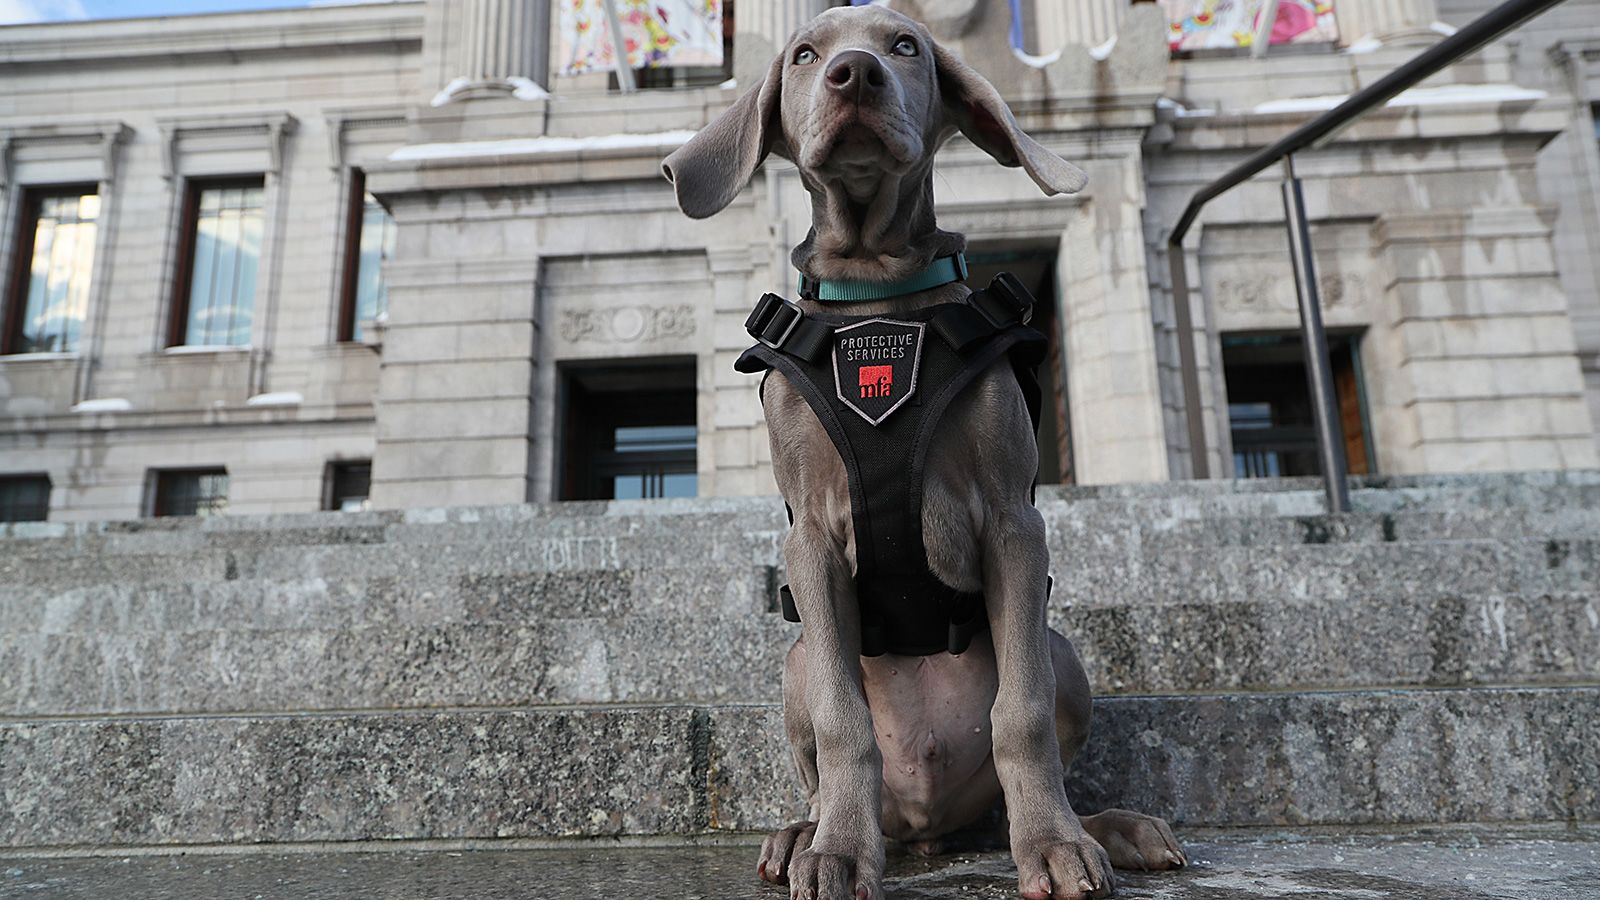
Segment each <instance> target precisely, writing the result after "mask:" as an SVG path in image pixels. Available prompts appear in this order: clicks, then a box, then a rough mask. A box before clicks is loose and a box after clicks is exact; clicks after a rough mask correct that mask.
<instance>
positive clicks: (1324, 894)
mask: <svg viewBox="0 0 1600 900" xmlns="http://www.w3.org/2000/svg"><path fill="white" fill-rule="evenodd" d="M1180 837H1182V838H1183V839H1184V842H1185V845H1186V846H1187V848H1188V851H1189V856H1190V858H1191V860H1193V862H1194V865H1192V866H1191V867H1190V868H1189V869H1187V870H1185V871H1182V872H1176V873H1153V874H1137V873H1134V874H1128V873H1124V874H1122V875H1120V882H1119V884H1120V887H1119V890H1118V891H1117V896H1118V897H1121V898H1144V900H1223V898H1228V900H1238V898H1272V897H1283V898H1293V900H1488V898H1496V900H1580V898H1595V897H1600V827H1596V826H1583V827H1578V828H1560V827H1538V828H1492V829H1491V828H1480V827H1471V828H1449V829H1437V830H1428V831H1412V832H1345V831H1330V830H1318V831H1298V832H1285V831H1269V830H1259V829H1257V830H1230V831H1209V832H1195V833H1192V834H1180ZM755 854H756V850H755V848H754V847H753V846H748V845H726V844H724V845H722V846H715V847H650V848H642V847H619V846H616V845H609V846H598V845H587V846H582V847H573V848H570V849H556V850H550V849H544V850H526V849H523V850H507V849H479V850H464V851H451V850H425V851H419V850H403V851H389V852H342V853H326V852H298V853H272V852H264V853H249V852H247V853H237V852H235V853H229V854H223V855H206V854H202V853H196V854H190V855H182V856H151V855H141V856H131V857H121V856H97V857H88V858H84V857H78V858H69V857H55V858H19V857H12V858H7V859H0V897H4V898H13V897H15V898H23V897H26V898H34V897H38V898H45V897H48V898H95V900H101V898H107V897H116V898H121V900H144V898H162V900H202V898H203V900H217V898H250V900H278V898H284V900H290V898H292V900H321V898H341V900H343V898H354V897H360V898H372V900H390V898H395V900H398V898H407V900H410V898H429V900H457V898H461V900H465V898H474V900H478V898H482V900H510V898H528V900H590V898H595V897H603V896H612V897H661V898H670V900H680V898H681V900H734V898H760V900H781V898H784V897H787V896H788V894H787V892H786V891H782V890H780V889H776V888H771V887H767V886H764V885H761V884H760V883H759V882H758V881H756V879H755V876H754V874H753V871H754V863H755ZM1013 878H1014V870H1013V869H1012V867H1011V862H1010V859H1009V858H1008V857H1007V856H1006V855H1005V854H1004V853H982V854H955V855H949V856H944V857H939V858H937V859H932V860H922V859H917V858H913V857H907V856H904V855H900V854H897V853H896V852H894V851H893V850H891V855H890V862H889V882H888V893H889V895H890V896H891V897H894V898H898V900H944V898H963V900H979V898H996V900H999V898H1009V897H1014V896H1015V894H1014V893H1013V884H1014V882H1013Z"/></svg>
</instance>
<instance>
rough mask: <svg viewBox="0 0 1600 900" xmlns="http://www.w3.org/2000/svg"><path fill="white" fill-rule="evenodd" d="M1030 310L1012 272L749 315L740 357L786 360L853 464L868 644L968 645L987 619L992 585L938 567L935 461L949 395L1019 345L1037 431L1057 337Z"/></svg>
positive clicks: (786, 369)
mask: <svg viewBox="0 0 1600 900" xmlns="http://www.w3.org/2000/svg"><path fill="white" fill-rule="evenodd" d="M1032 311H1033V297H1032V296H1030V295H1029V294H1028V292H1027V290H1026V289H1025V288H1023V286H1022V284H1021V282H1019V281H1018V280H1017V279H1016V278H1015V277H1014V276H1012V275H1010V274H1009V273H1006V274H1002V275H1000V276H999V277H998V278H996V279H995V280H994V282H993V283H992V284H990V285H989V287H988V288H986V289H984V290H981V291H976V292H974V293H972V294H971V295H970V296H969V297H968V299H967V302H965V303H945V304H940V305H937V306H931V307H926V308H924V309H920V310H917V311H915V312H912V313H907V314H904V315H902V316H899V317H896V318H888V317H883V316H845V315H832V314H819V315H811V314H807V313H805V312H803V311H802V310H801V309H800V307H799V306H797V305H795V304H793V303H790V302H789V301H787V300H784V299H783V298H782V297H779V296H777V295H775V294H766V295H764V296H762V298H761V300H760V302H758V303H757V304H756V307H755V310H754V311H753V312H751V314H750V318H749V319H748V320H747V321H746V322H745V329H746V330H747V331H749V332H750V335H751V336H752V337H754V338H755V339H756V340H757V341H758V342H759V343H757V344H756V345H755V346H754V347H751V348H750V349H748V350H746V351H745V352H744V354H743V355H742V356H740V357H739V360H738V361H737V362H736V363H734V369H736V370H737V371H740V372H745V373H752V374H753V373H756V372H770V371H771V370H773V369H777V370H778V371H780V372H782V373H783V374H784V376H785V377H786V378H788V379H789V382H790V383H791V384H793V385H794V386H795V387H796V388H797V389H798V390H799V391H800V393H801V395H802V396H804V397H805V399H806V403H807V404H809V405H810V407H811V409H812V411H813V412H815V413H816V415H817V418H818V419H820V420H821V421H822V426H823V428H825V429H826V430H827V432H828V436H829V437H830V438H832V440H833V445H834V447H836V448H837V449H838V451H839V456H840V458H841V459H842V460H843V462H844V467H845V472H846V473H848V476H849V483H850V514H851V519H852V522H853V524H854V529H855V543H856V594H857V598H858V600H859V602H860V604H861V654H862V655H863V656H881V655H882V654H884V653H895V654H900V655H904V656H930V655H932V654H935V653H944V652H950V653H961V652H964V651H965V650H966V649H967V647H968V646H969V645H970V644H971V642H972V638H973V637H974V636H975V635H978V634H981V633H982V632H983V631H984V629H986V628H988V627H989V622H988V615H987V613H986V611H985V609H984V604H983V595H982V594H977V593H970V594H969V593H962V592H960V591H957V590H956V589H954V588H952V587H950V586H949V585H946V584H944V583H943V582H941V581H940V580H939V579H938V578H937V577H935V576H934V574H933V572H932V571H931V570H930V569H929V568H928V553H927V548H926V547H925V546H924V544H923V540H922V485H923V473H924V468H925V464H926V462H927V457H928V447H929V445H930V444H931V443H932V440H933V435H934V432H935V429H936V428H937V427H938V425H939V420H940V419H941V418H942V417H943V415H944V411H945V409H946V408H947V407H948V406H949V405H950V401H951V400H953V399H955V397H956V395H957V394H959V393H961V391H962V390H963V389H964V388H966V387H967V385H969V384H971V383H972V380H973V379H974V378H976V377H977V376H978V375H979V374H980V373H982V372H983V371H984V370H985V369H987V368H989V367H990V366H991V365H993V364H994V363H995V362H996V361H997V360H999V359H1000V358H1001V357H1009V359H1010V361H1011V368H1012V371H1013V372H1014V373H1015V374H1016V378H1017V383H1018V384H1019V385H1021V387H1022V393H1023V396H1024V397H1025V398H1026V399H1027V403H1028V412H1029V414H1030V415H1031V416H1032V418H1033V426H1034V431H1035V432H1037V431H1038V427H1039V404H1040V395H1039V383H1038V380H1037V377H1036V375H1035V370H1036V369H1037V367H1038V365H1039V363H1040V361H1041V360H1043V358H1044V355H1045V350H1046V341H1045V337H1044V335H1042V334H1040V333H1039V332H1037V331H1035V330H1033V329H1032V328H1029V327H1028V326H1027V322H1028V321H1029V319H1030V318H1031V316H1032ZM762 386H763V388H765V386H766V381H765V379H763V381H762ZM789 521H790V524H793V522H794V512H793V510H790V512H789ZM780 595H781V597H782V600H783V615H784V618H786V619H788V620H789V621H791V622H798V621H800V614H799V611H798V609H797V608H796V607H795V604H794V597H793V596H792V595H791V594H790V592H789V586H788V585H784V586H783V588H782V589H781V590H780Z"/></svg>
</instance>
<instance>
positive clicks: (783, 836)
mask: <svg viewBox="0 0 1600 900" xmlns="http://www.w3.org/2000/svg"><path fill="white" fill-rule="evenodd" d="M816 833H817V823H815V822H796V823H794V824H793V825H790V826H788V827H786V828H780V829H778V830H777V831H774V832H773V833H771V834H769V835H767V839H766V840H764V841H762V842H761V859H760V861H758V862H757V863H756V875H757V876H758V877H760V879H761V880H762V881H765V882H767V883H768V884H788V883H789V863H790V861H791V860H793V859H794V857H795V855H796V854H799V853H804V852H805V851H806V850H807V849H809V848H810V847H811V838H812V837H813V836H815V835H816Z"/></svg>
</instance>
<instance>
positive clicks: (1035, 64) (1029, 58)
mask: <svg viewBox="0 0 1600 900" xmlns="http://www.w3.org/2000/svg"><path fill="white" fill-rule="evenodd" d="M1011 52H1012V54H1013V55H1015V56H1016V58H1017V59H1019V60H1021V61H1022V63H1023V64H1024V65H1027V66H1031V67H1032V68H1035V69H1043V68H1045V67H1046V66H1048V65H1050V64H1051V63H1053V62H1055V61H1056V60H1058V59H1060V58H1061V51H1060V50H1057V51H1056V52H1054V53H1051V54H1048V55H1045V56H1034V55H1033V54H1031V53H1029V52H1027V51H1025V50H1022V49H1019V48H1017V47H1012V48H1011Z"/></svg>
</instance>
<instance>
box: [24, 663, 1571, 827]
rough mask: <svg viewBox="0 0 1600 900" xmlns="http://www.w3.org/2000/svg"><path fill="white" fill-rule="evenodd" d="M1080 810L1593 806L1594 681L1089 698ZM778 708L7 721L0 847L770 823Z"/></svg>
mask: <svg viewBox="0 0 1600 900" xmlns="http://www.w3.org/2000/svg"><path fill="white" fill-rule="evenodd" d="M1095 716H1096V721H1095V737H1094V739H1093V740H1092V741H1091V742H1090V744H1089V749H1088V750H1087V751H1086V752H1085V754H1084V756H1083V757H1082V758H1081V759H1080V760H1078V762H1077V764H1076V765H1075V766H1074V767H1073V770H1072V772H1071V774H1070V776H1069V790H1070V793H1071V795H1072V797H1073V798H1074V801H1075V803H1076V805H1077V806H1078V808H1079V809H1080V810H1083V811H1092V810H1095V809H1099V808H1103V807H1106V806H1111V805H1116V806H1124V807H1130V808H1134V809H1139V810H1143V811H1146V812H1150V813H1153V814H1157V815H1162V816H1165V817H1167V818H1168V819H1169V820H1171V821H1172V822H1173V823H1174V824H1175V825H1181V826H1194V825H1268V824H1294V825H1336V824H1338V825H1379V824H1381V825H1393V824H1403V823H1443V822H1461V821H1473V822H1521V821H1562V820H1591V819H1594V818H1597V817H1600V794H1597V792H1600V688H1595V687H1590V686H1585V687H1566V688H1538V689H1530V688H1477V689H1473V690H1413V691H1399V690H1395V691H1348V692H1329V693H1321V692H1296V693H1265V694H1220V695H1213V696H1206V697H1122V698H1110V699H1105V700H1101V701H1098V702H1097V704H1096V712H1095ZM802 812H803V810H802V807H801V804H800V798H799V797H798V796H797V795H796V791H795V787H794V777H793V775H792V773H791V763H790V760H789V754H788V751H787V748H786V747H785V746H784V743H783V729H782V724H781V714H780V712H779V710H778V709H777V708H776V707H775V706H773V705H719V706H643V707H641V706H632V707H591V708H566V709H457V710H440V711H432V712H413V713H402V712H382V713H363V712H347V713H328V714H318V715H297V716H259V715H243V716H175V717H139V718H114V719H110V718H107V719H96V720H81V719H54V720H51V719H34V720H10V721H5V722H0V847H8V848H44V847H81V846H86V845H133V846H151V845H163V844H209V843H225V844H240V843H257V842H277V841H351V840H373V839H382V840H390V839H431V838H504V837H580V836H581V837H600V836H612V835H618V834H633V835H684V834H693V833H702V832H706V831H713V832H715V831H759V830H763V829H768V828H771V827H773V826H775V825H778V824H780V823H784V822H787V821H790V820H793V819H794V818H796V817H797V816H799V815H800V814H801V813H802Z"/></svg>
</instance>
